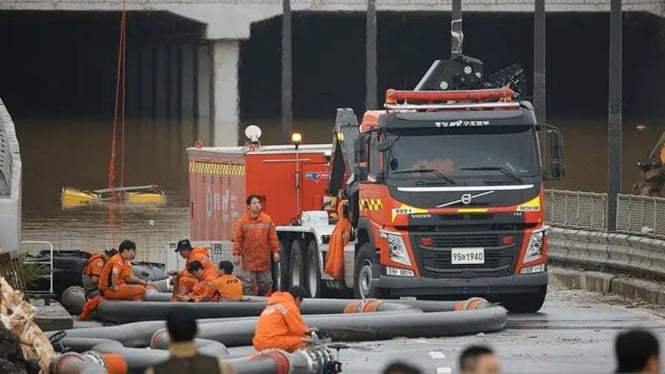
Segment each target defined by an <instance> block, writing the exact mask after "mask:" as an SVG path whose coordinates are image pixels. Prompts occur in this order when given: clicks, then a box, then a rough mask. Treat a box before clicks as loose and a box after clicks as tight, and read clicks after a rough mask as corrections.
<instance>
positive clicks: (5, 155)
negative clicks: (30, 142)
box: [0, 99, 22, 253]
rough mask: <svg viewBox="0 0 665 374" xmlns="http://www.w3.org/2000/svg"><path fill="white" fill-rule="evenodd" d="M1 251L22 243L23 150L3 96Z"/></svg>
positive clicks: (0, 128) (0, 120)
mask: <svg viewBox="0 0 665 374" xmlns="http://www.w3.org/2000/svg"><path fill="white" fill-rule="evenodd" d="M0 174H1V175H0V179H1V181H0V184H2V185H3V186H5V188H3V189H0V253H4V252H14V251H15V250H17V249H20V248H19V246H20V243H21V176H22V166H21V152H20V150H19V146H18V140H17V139H16V131H15V130H14V122H13V121H12V118H11V116H10V115H9V111H8V110H7V108H6V107H5V104H4V103H3V102H2V99H0Z"/></svg>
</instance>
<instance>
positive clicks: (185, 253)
mask: <svg viewBox="0 0 665 374" xmlns="http://www.w3.org/2000/svg"><path fill="white" fill-rule="evenodd" d="M175 251H176V252H180V256H181V257H182V258H184V259H185V260H186V262H185V268H184V269H183V270H181V271H177V270H174V271H169V272H168V275H171V276H175V277H176V278H174V284H175V287H174V289H173V300H177V299H178V296H185V295H187V294H188V293H190V292H192V290H193V289H194V286H195V285H196V283H198V279H196V277H195V276H194V275H193V274H192V273H190V272H189V271H187V265H188V264H189V263H190V262H192V261H198V262H200V263H201V265H203V270H204V271H205V272H206V275H205V276H206V278H210V277H216V276H217V269H215V264H214V263H213V262H212V260H211V259H210V254H209V253H208V248H205V247H196V248H192V243H190V242H189V240H188V239H183V240H181V241H179V242H178V246H177V247H176V249H175Z"/></svg>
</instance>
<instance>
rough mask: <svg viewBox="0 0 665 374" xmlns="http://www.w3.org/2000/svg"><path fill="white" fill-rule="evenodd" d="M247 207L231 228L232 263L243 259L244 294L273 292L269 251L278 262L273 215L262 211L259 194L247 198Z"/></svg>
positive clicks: (277, 246) (238, 262) (237, 262)
mask: <svg viewBox="0 0 665 374" xmlns="http://www.w3.org/2000/svg"><path fill="white" fill-rule="evenodd" d="M247 208H248V210H247V212H246V213H245V214H244V215H243V216H242V217H240V219H238V221H237V222H236V224H235V228H234V230H233V263H234V264H236V265H238V264H240V261H241V259H242V269H243V270H244V271H245V273H246V274H247V280H246V282H247V283H246V284H245V285H244V287H245V295H257V294H258V295H266V296H268V295H270V293H272V264H271V262H270V253H271V250H272V259H273V261H275V262H279V240H278V239H277V231H275V223H274V222H273V221H272V218H270V216H269V215H267V214H265V213H263V212H262V211H261V209H263V206H262V205H261V199H260V198H259V196H258V195H253V194H252V195H249V196H248V197H247ZM257 283H258V292H257V290H256V284H257Z"/></svg>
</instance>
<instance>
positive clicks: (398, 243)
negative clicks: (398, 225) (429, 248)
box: [379, 230, 411, 266]
mask: <svg viewBox="0 0 665 374" xmlns="http://www.w3.org/2000/svg"><path fill="white" fill-rule="evenodd" d="M379 236H380V237H382V238H385V239H386V241H387V242H388V254H390V260H391V261H394V262H398V263H400V264H404V265H409V266H411V259H410V258H409V253H408V252H407V251H406V244H404V239H402V234H400V233H398V232H393V231H386V230H379Z"/></svg>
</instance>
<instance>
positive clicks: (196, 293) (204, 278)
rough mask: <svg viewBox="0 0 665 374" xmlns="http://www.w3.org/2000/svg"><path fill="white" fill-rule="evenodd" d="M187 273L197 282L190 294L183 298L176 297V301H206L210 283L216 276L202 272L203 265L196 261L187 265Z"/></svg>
mask: <svg viewBox="0 0 665 374" xmlns="http://www.w3.org/2000/svg"><path fill="white" fill-rule="evenodd" d="M187 271H188V272H189V273H190V274H193V275H194V277H195V278H196V279H197V280H198V282H197V283H196V284H195V285H194V287H193V288H192V291H191V292H189V293H188V294H186V295H184V296H181V295H178V296H176V300H178V301H190V302H192V301H207V300H208V295H209V294H210V289H211V287H212V281H214V280H215V279H216V278H217V276H216V275H215V274H210V273H206V271H205V270H203V265H201V263H200V262H198V261H192V262H190V263H189V264H187Z"/></svg>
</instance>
